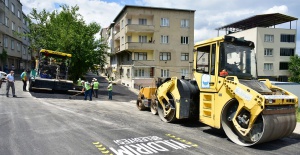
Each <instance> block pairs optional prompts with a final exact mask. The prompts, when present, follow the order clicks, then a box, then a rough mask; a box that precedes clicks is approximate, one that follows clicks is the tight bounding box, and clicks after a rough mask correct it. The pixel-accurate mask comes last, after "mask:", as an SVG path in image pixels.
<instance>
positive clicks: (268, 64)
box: [264, 63, 273, 70]
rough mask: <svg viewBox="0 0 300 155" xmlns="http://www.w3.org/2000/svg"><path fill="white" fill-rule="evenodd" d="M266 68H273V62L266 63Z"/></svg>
mask: <svg viewBox="0 0 300 155" xmlns="http://www.w3.org/2000/svg"><path fill="white" fill-rule="evenodd" d="M264 70H273V64H272V63H264Z"/></svg>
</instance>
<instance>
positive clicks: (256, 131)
mask: <svg viewBox="0 0 300 155" xmlns="http://www.w3.org/2000/svg"><path fill="white" fill-rule="evenodd" d="M237 107H238V101H236V100H231V102H229V103H228V104H227V105H226V106H225V107H224V109H223V112H222V127H223V130H224V131H225V133H226V135H227V137H228V138H229V139H230V140H231V141H233V142H234V143H236V144H238V145H242V146H251V145H254V144H259V143H263V142H268V141H272V140H275V139H280V138H283V137H286V136H288V135H290V134H291V133H292V132H293V130H294V129H295V127H296V114H295V113H288V114H270V115H264V114H260V115H259V116H258V118H257V119H256V121H255V123H254V125H253V127H252V129H251V130H250V132H249V133H248V134H247V135H246V136H243V135H241V134H240V133H239V132H238V131H237V129H236V128H235V126H234V124H233V122H232V120H231V119H232V117H233V116H234V115H235V113H236V110H237Z"/></svg>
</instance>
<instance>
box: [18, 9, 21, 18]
mask: <svg viewBox="0 0 300 155" xmlns="http://www.w3.org/2000/svg"><path fill="white" fill-rule="evenodd" d="M18 18H21V14H20V10H18Z"/></svg>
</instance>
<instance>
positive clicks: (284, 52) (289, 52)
mask: <svg viewBox="0 0 300 155" xmlns="http://www.w3.org/2000/svg"><path fill="white" fill-rule="evenodd" d="M294 54H295V49H294V48H280V56H294Z"/></svg>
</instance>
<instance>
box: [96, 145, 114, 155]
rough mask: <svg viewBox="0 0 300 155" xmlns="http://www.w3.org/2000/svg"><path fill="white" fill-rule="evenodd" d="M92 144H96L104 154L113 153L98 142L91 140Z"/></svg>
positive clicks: (111, 154) (109, 154)
mask: <svg viewBox="0 0 300 155" xmlns="http://www.w3.org/2000/svg"><path fill="white" fill-rule="evenodd" d="M93 144H94V145H95V146H96V148H97V149H98V150H99V151H100V152H101V153H102V154H105V155H114V154H113V153H111V152H110V151H109V150H108V149H107V148H106V147H105V146H104V145H102V144H101V143H100V142H93Z"/></svg>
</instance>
